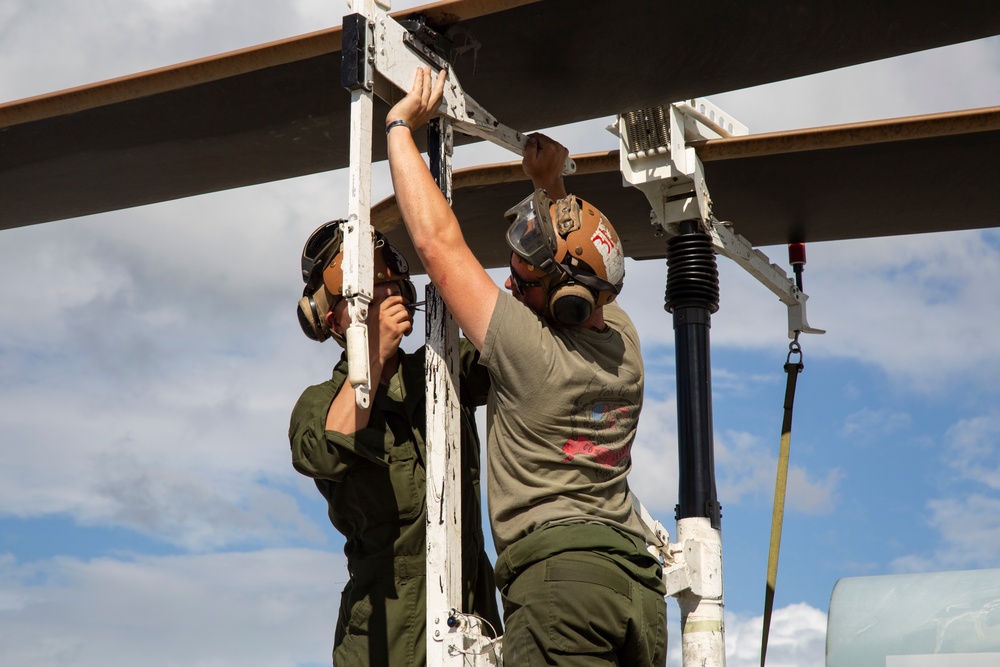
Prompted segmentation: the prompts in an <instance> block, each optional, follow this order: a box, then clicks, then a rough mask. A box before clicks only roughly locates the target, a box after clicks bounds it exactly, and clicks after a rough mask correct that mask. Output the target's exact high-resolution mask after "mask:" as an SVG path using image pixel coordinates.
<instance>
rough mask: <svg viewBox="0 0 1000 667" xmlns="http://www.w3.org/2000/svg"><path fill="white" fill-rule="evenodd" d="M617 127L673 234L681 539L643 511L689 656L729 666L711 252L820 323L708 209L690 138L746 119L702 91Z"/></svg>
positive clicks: (628, 166) (660, 223) (656, 216)
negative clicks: (714, 429) (712, 356)
mask: <svg viewBox="0 0 1000 667" xmlns="http://www.w3.org/2000/svg"><path fill="white" fill-rule="evenodd" d="M612 131H613V132H614V133H616V134H617V135H618V137H619V140H620V146H621V148H620V167H621V172H622V176H623V178H624V180H625V182H626V183H627V184H629V185H632V186H634V187H636V188H639V189H640V190H641V191H642V192H643V193H644V194H645V195H646V198H647V199H648V200H649V203H650V207H651V209H652V211H651V215H650V221H651V223H652V225H653V232H654V233H655V234H657V235H663V236H668V237H669V241H668V251H667V264H668V276H667V295H666V302H665V308H666V309H667V310H668V311H670V312H672V313H673V317H674V336H675V342H676V345H675V351H676V355H677V396H678V401H677V413H678V414H677V423H678V448H679V463H680V471H679V473H680V488H679V492H680V493H679V496H680V497H679V502H678V505H677V516H676V518H677V543H676V544H671V543H670V542H669V535H668V534H667V533H666V530H665V529H663V527H662V525H661V524H660V523H659V522H657V521H655V520H653V519H652V517H650V516H649V515H648V513H647V512H645V511H644V510H643V511H642V512H640V516H642V517H643V520H644V521H645V522H646V524H647V525H649V526H650V528H651V529H652V530H653V532H654V533H655V534H656V535H657V536H658V537H659V538H660V539H661V542H662V544H661V545H660V546H659V548H658V551H659V555H660V557H661V560H662V561H663V566H664V567H663V580H664V583H665V584H666V586H667V594H668V595H671V596H673V597H676V598H677V602H678V605H679V607H680V611H681V629H682V652H683V662H684V664H685V665H699V666H700V667H723V666H724V665H725V664H726V654H725V631H724V625H723V609H724V603H723V600H724V596H723V582H722V532H721V519H722V512H721V506H720V505H719V503H718V500H717V497H716V489H715V463H714V455H713V451H714V443H713V434H712V391H711V361H710V340H709V330H710V328H711V314H712V313H714V312H715V311H716V310H717V309H718V306H719V303H718V272H717V270H716V268H715V259H714V254H715V253H718V254H722V255H725V256H727V257H729V258H731V259H733V260H734V261H736V262H737V263H738V264H739V265H740V266H742V267H743V268H744V269H746V270H747V271H749V272H750V273H751V275H753V276H754V277H755V278H757V279H758V280H759V281H760V282H762V283H763V284H764V285H765V286H767V287H768V289H770V290H771V291H772V292H773V293H774V294H776V295H777V296H778V298H779V299H780V300H781V301H782V303H784V304H785V305H786V306H787V307H788V335H789V337H790V338H795V337H797V336H798V333H800V332H807V333H823V332H822V330H820V329H814V328H812V327H810V326H809V325H808V323H807V321H806V313H805V302H806V299H807V298H808V297H807V295H806V294H804V293H803V292H802V291H801V290H800V289H799V288H798V287H797V286H796V285H795V283H794V282H792V281H791V280H789V278H788V276H787V274H786V273H785V272H784V271H783V270H782V269H780V268H779V267H778V266H776V265H774V264H772V263H771V262H770V261H769V260H768V259H767V257H766V256H765V255H764V254H763V253H761V252H760V251H758V250H755V249H754V248H753V247H752V246H751V244H750V242H749V241H747V240H746V239H745V238H743V237H742V236H740V235H738V234H736V233H735V232H733V231H732V229H731V225H730V223H722V222H719V221H718V220H716V218H715V216H714V215H713V213H712V198H711V195H710V194H709V190H708V185H707V182H706V179H705V172H704V169H703V167H702V164H701V160H700V159H699V158H698V155H697V153H696V152H695V149H694V148H692V147H689V146H688V141H690V140H692V139H707V138H714V137H721V136H733V135H742V134H747V128H746V127H745V126H743V125H742V124H740V123H739V122H737V121H735V120H733V119H732V118H731V117H729V116H728V114H726V113H724V112H723V111H722V110H721V109H719V108H718V107H717V106H715V105H713V104H712V103H711V102H709V101H708V100H705V99H700V98H699V99H693V100H689V101H686V102H679V103H675V104H671V105H668V106H665V107H663V106H661V107H655V108H651V109H641V110H638V111H632V112H628V113H625V114H622V115H621V116H619V118H618V123H617V125H616V126H613V128H612Z"/></svg>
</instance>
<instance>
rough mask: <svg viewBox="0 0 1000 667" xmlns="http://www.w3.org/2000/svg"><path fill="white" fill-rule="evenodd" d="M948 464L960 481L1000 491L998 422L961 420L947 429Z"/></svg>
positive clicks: (992, 418) (989, 417)
mask: <svg viewBox="0 0 1000 667" xmlns="http://www.w3.org/2000/svg"><path fill="white" fill-rule="evenodd" d="M946 438H947V440H948V445H947V446H948V452H949V454H950V456H949V457H948V464H949V465H950V466H951V467H952V468H954V470H955V471H956V473H957V474H958V476H959V477H960V478H961V479H964V480H971V481H974V482H978V483H980V484H983V485H985V486H987V487H988V488H990V489H992V490H994V491H1000V418H998V416H997V415H996V414H990V415H983V416H979V417H974V418H972V419H963V420H961V421H959V422H958V423H957V424H955V425H954V426H952V427H951V428H950V429H948V432H947V434H946Z"/></svg>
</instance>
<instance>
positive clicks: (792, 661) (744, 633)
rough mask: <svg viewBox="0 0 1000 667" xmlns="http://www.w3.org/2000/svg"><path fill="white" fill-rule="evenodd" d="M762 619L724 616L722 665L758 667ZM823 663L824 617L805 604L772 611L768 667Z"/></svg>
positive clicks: (812, 666) (820, 665)
mask: <svg viewBox="0 0 1000 667" xmlns="http://www.w3.org/2000/svg"><path fill="white" fill-rule="evenodd" d="M763 627H764V621H763V617H762V616H752V617H751V616H744V615H741V614H727V615H726V665H727V666H728V667H754V666H756V665H760V644H761V630H762V628H763ZM825 662H826V614H825V613H824V612H822V611H820V610H819V609H815V608H814V607H811V606H809V605H807V604H803V603H799V604H792V605H789V606H787V607H783V608H781V609H775V610H774V612H773V613H772V616H771V626H770V629H769V631H768V641H767V664H768V665H769V666H770V667H823V665H824V664H825Z"/></svg>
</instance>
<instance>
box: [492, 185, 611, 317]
mask: <svg viewBox="0 0 1000 667" xmlns="http://www.w3.org/2000/svg"><path fill="white" fill-rule="evenodd" d="M505 217H506V218H507V220H508V221H509V222H510V227H509V228H508V229H507V244H508V245H509V246H510V248H511V250H513V251H514V252H515V253H516V254H517V256H518V257H520V258H521V259H522V260H523V261H524V262H525V263H526V264H528V265H529V269H530V271H531V273H532V275H533V276H535V277H536V278H538V282H540V283H541V286H542V290H543V293H544V295H545V316H546V317H548V318H549V319H551V320H552V321H554V322H555V323H556V324H559V325H562V326H578V325H580V324H582V323H583V322H585V321H587V319H588V318H589V317H590V316H591V315H592V314H593V312H594V310H596V309H597V308H600V307H601V306H605V305H607V304H609V303H611V302H612V301H614V300H615V298H617V296H618V294H619V293H620V292H621V288H622V284H623V283H624V281H625V251H624V249H623V248H622V243H621V240H620V239H619V238H618V233H617V232H616V231H615V228H614V227H613V226H612V225H611V222H610V221H609V220H608V219H607V218H606V217H605V216H604V214H602V213H601V212H600V211H599V210H598V209H597V208H596V207H595V206H593V205H592V204H590V203H588V202H586V201H584V200H583V199H580V198H579V197H576V196H575V195H568V196H567V197H565V198H564V199H560V200H558V201H555V202H553V201H552V200H551V199H550V198H549V196H548V194H547V193H546V192H545V191H544V190H535V192H534V193H532V194H531V195H530V196H528V197H526V198H525V199H524V200H522V201H521V202H520V203H519V204H518V205H517V206H515V207H513V208H511V209H510V210H508V211H507V213H506V214H505Z"/></svg>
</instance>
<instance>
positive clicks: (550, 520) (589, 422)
mask: <svg viewBox="0 0 1000 667" xmlns="http://www.w3.org/2000/svg"><path fill="white" fill-rule="evenodd" d="M604 320H605V322H606V324H608V329H607V330H606V331H604V332H600V333H599V332H596V331H592V330H589V329H582V328H579V327H553V326H551V325H549V324H548V323H547V322H545V321H544V320H543V319H542V318H540V317H539V316H538V315H537V314H536V313H535V312H534V311H532V310H531V309H529V308H528V307H527V306H525V305H523V304H522V303H520V302H518V301H517V300H516V299H515V298H514V297H513V296H511V295H510V294H507V293H506V292H501V293H500V295H499V298H498V299H497V304H496V308H495V309H494V311H493V315H492V318H491V319H490V324H489V328H488V329H487V333H486V340H485V342H484V344H483V350H482V357H481V360H480V363H482V364H484V365H485V366H486V367H487V368H488V369H489V371H490V377H491V380H492V384H491V387H490V393H489V399H488V402H487V406H488V407H487V410H488V411H487V423H488V430H489V443H488V456H487V463H488V480H489V488H488V498H489V513H490V522H491V524H492V528H493V539H494V542H495V544H496V548H497V553H500V552H502V551H503V550H504V549H506V548H507V547H508V546H509V545H510V544H512V543H513V542H516V541H517V540H519V539H521V538H523V537H524V536H526V535H527V534H529V533H531V532H532V531H534V530H535V529H537V528H539V527H541V526H543V525H558V524H567V523H581V522H599V523H603V524H607V525H610V526H612V527H615V528H618V529H619V530H622V531H624V532H626V533H629V534H632V535H635V536H637V537H640V538H641V537H642V536H644V534H645V531H644V530H643V526H642V524H641V522H640V520H639V518H638V516H637V515H636V513H635V512H634V510H633V508H632V496H631V493H630V491H629V488H628V484H627V482H626V476H627V475H628V472H629V470H630V469H631V466H632V457H631V449H632V443H633V441H634V439H635V431H636V425H637V422H638V419H639V412H640V410H641V408H642V392H643V370H642V356H641V353H640V349H639V336H638V334H637V333H636V331H635V326H634V325H633V324H632V321H631V320H630V319H629V317H628V315H626V314H625V311H623V310H622V309H621V308H619V307H618V306H617V305H615V304H609V305H608V306H605V307H604Z"/></svg>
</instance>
